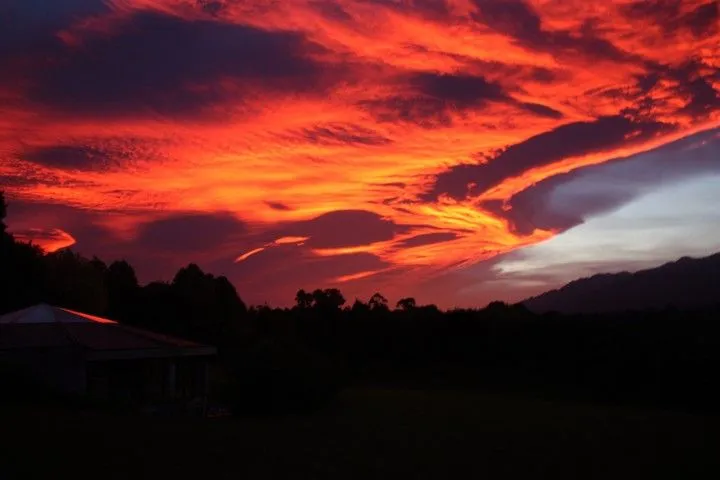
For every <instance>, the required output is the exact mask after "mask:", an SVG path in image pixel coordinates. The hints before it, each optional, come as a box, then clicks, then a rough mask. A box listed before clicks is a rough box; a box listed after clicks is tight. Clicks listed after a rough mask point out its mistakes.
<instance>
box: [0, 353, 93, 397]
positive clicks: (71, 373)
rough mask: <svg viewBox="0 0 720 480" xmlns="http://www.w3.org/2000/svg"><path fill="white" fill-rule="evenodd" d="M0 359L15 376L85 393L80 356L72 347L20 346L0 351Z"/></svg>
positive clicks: (58, 390)
mask: <svg viewBox="0 0 720 480" xmlns="http://www.w3.org/2000/svg"><path fill="white" fill-rule="evenodd" d="M0 362H2V363H3V365H4V367H5V368H6V369H7V370H8V371H10V372H12V374H13V375H15V376H16V378H19V379H22V380H23V381H25V382H27V383H28V384H34V385H36V386H38V387H41V388H45V389H48V390H50V391H51V392H54V393H58V394H64V395H83V394H85V393H86V388H87V383H86V371H85V362H84V360H83V358H82V356H81V355H80V354H79V353H78V352H76V351H72V350H41V349H34V350H31V349H21V350H17V351H5V352H2V353H0Z"/></svg>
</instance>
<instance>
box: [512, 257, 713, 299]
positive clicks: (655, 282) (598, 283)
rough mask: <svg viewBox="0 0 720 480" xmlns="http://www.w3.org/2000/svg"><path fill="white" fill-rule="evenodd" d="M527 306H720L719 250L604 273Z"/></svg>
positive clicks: (549, 293) (566, 286)
mask: <svg viewBox="0 0 720 480" xmlns="http://www.w3.org/2000/svg"><path fill="white" fill-rule="evenodd" d="M520 303H522V304H523V305H525V306H526V307H527V308H528V309H530V310H532V311H534V312H537V313H544V312H550V311H556V312H561V313H607V312H616V311H623V310H646V309H662V308H667V307H675V308H678V309H694V308H704V307H708V306H717V305H720V253H716V254H714V255H711V256H709V257H704V258H689V257H683V258H681V259H679V260H677V261H675V262H670V263H666V264H664V265H662V266H659V267H656V268H651V269H648V270H640V271H638V272H635V273H630V272H620V273H605V274H599V275H594V276H592V277H589V278H582V279H579V280H574V281H572V282H570V283H568V284H567V285H565V286H563V287H561V288H559V289H557V290H551V291H548V292H545V293H543V294H541V295H538V296H535V297H531V298H528V299H526V300H523V301H522V302H520Z"/></svg>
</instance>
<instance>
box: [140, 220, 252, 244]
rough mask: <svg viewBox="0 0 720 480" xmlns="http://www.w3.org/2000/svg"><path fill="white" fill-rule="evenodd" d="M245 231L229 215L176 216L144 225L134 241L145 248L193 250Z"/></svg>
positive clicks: (238, 222) (239, 222) (243, 227)
mask: <svg viewBox="0 0 720 480" xmlns="http://www.w3.org/2000/svg"><path fill="white" fill-rule="evenodd" d="M244 233H246V227H245V225H244V224H243V223H242V222H241V221H240V220H238V219H237V218H236V217H234V216H233V215H230V214H222V213H218V214H209V213H208V214H188V215H176V216H173V217H169V218H164V219H162V220H157V221H154V222H151V223H147V224H145V225H143V226H142V227H141V229H140V231H139V234H138V236H137V238H136V239H135V241H134V243H135V245H136V246H138V247H141V248H142V249H151V250H163V251H166V252H194V251H202V250H206V249H210V248H215V247H218V246H219V245H221V244H222V243H224V242H226V241H228V240H231V239H233V238H234V237H237V236H238V235H242V234H244Z"/></svg>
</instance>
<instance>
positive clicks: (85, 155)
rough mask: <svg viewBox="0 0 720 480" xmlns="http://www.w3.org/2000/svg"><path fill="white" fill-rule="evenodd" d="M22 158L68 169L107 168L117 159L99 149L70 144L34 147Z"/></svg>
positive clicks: (46, 165) (47, 165) (39, 163)
mask: <svg viewBox="0 0 720 480" xmlns="http://www.w3.org/2000/svg"><path fill="white" fill-rule="evenodd" d="M22 159H23V160H26V161H28V162H32V163H35V164H38V165H43V166H45V167H51V168H60V169H66V170H105V169H107V168H109V167H111V166H113V165H115V164H116V159H114V158H113V157H111V156H108V155H106V154H105V153H103V152H101V151H99V150H97V149H94V148H88V147H77V146H70V145H58V146H54V147H45V148H38V149H33V150H30V151H28V152H26V153H24V154H23V155H22Z"/></svg>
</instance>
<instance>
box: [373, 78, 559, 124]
mask: <svg viewBox="0 0 720 480" xmlns="http://www.w3.org/2000/svg"><path fill="white" fill-rule="evenodd" d="M405 88H407V89H408V90H409V91H410V92H411V94H410V95H404V96H403V95H396V96H391V97H388V98H384V99H379V100H372V101H367V102H362V103H361V106H363V107H364V108H366V109H367V110H368V111H369V112H370V113H371V114H372V115H373V116H374V117H375V119H376V120H377V121H380V122H397V121H403V122H411V123H415V124H417V125H419V126H421V127H425V128H438V127H447V126H450V125H451V124H452V116H453V115H458V114H460V115H462V114H463V112H465V111H468V110H481V109H482V108H484V107H485V106H486V105H487V104H488V103H489V102H498V103H505V104H509V105H514V106H517V107H518V108H521V109H523V110H525V111H528V112H530V113H532V114H535V115H540V116H544V117H550V118H561V117H562V114H561V113H560V112H558V111H556V110H554V109H552V108H550V107H547V106H544V105H538V104H533V103H522V102H518V101H517V100H515V99H514V98H513V97H512V96H511V95H510V94H509V93H508V92H507V91H505V89H504V88H503V87H502V86H501V85H500V84H499V83H496V82H491V81H489V80H487V79H486V78H484V77H482V76H477V75H467V74H441V73H430V72H423V73H418V74H414V75H411V76H409V77H408V78H407V85H406V87H405Z"/></svg>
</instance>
